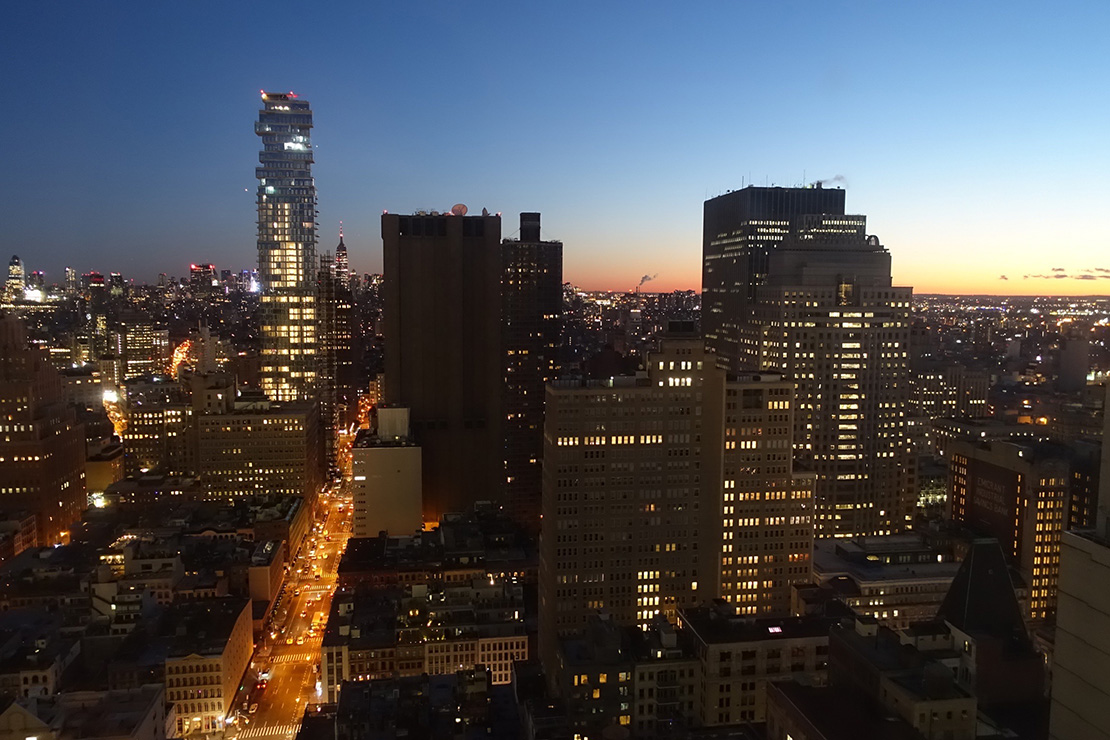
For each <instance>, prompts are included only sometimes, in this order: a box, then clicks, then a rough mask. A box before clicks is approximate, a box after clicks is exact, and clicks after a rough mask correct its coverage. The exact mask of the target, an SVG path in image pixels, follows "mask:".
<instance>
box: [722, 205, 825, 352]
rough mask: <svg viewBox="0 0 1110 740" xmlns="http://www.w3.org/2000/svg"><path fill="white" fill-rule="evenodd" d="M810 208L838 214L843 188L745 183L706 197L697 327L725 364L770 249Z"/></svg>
mask: <svg viewBox="0 0 1110 740" xmlns="http://www.w3.org/2000/svg"><path fill="white" fill-rule="evenodd" d="M812 213H823V214H830V215H838V214H839V215H843V213H844V191H843V190H840V189H831V188H830V189H825V188H757V187H748V188H744V189H743V190H734V191H732V192H731V193H725V194H724V195H721V196H718V197H716V198H713V199H711V200H707V201H705V210H704V218H703V222H702V223H703V233H702V273H701V274H702V278H701V290H702V298H701V322H702V333H703V334H704V335H705V343H706V346H707V347H708V349H709V351H710V352H714V353H716V354H717V356H718V360H719V361H722V362H724V363H725V364H726V366H727V367H730V368H732V369H737V360H738V357H739V354H740V351H739V336H738V332H739V327H738V322H739V321H740V319H741V317H743V316H744V315H745V311H746V309H747V307H748V306H749V305H750V304H751V302H752V301H753V300H754V299H755V289H756V287H758V286H759V285H762V284H763V283H764V282H766V280H767V269H768V267H767V261H768V259H769V257H770V254H771V251H772V250H774V248H775V247H776V246H778V245H779V244H781V243H782V241H783V239H784V238H786V236H787V235H788V234H789V233H790V229H791V219H793V218H794V217H796V216H801V215H805V214H812Z"/></svg>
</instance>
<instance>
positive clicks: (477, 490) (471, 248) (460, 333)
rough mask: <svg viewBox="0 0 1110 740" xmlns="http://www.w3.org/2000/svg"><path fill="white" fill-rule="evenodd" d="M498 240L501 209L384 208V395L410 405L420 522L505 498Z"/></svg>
mask: <svg viewBox="0 0 1110 740" xmlns="http://www.w3.org/2000/svg"><path fill="white" fill-rule="evenodd" d="M500 241H501V218H500V216H456V215H447V214H438V213H433V214H423V213H420V214H416V215H412V216H399V215H395V214H385V215H383V216H382V242H383V247H384V258H385V273H384V280H383V284H382V293H383V298H384V318H385V332H384V335H385V375H386V387H385V401H386V402H387V403H388V404H390V405H395V406H401V407H405V408H408V409H410V413H411V422H410V423H411V427H412V433H413V436H414V437H415V439H416V440H417V442H419V444H420V446H421V448H422V451H423V463H422V465H423V486H424V520H425V521H437V520H438V519H439V517H440V516H441V515H442V514H444V513H447V512H451V511H465V510H467V509H469V508H470V506H471V505H472V504H473V503H474V502H475V501H497V502H503V501H504V492H505V470H504V456H503V455H502V449H501V448H502V444H503V434H504V433H503V429H504V420H505V411H504V400H503V393H502V387H503V379H504V372H503V367H502V365H503V363H502V356H501V273H502V271H501V245H500Z"/></svg>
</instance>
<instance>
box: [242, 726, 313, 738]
mask: <svg viewBox="0 0 1110 740" xmlns="http://www.w3.org/2000/svg"><path fill="white" fill-rule="evenodd" d="M299 729H301V723H300V722H289V723H287V724H284V725H255V726H252V727H246V728H244V729H242V730H240V731H239V736H238V737H239V740H249V738H253V737H292V736H293V735H296V734H297V730H299Z"/></svg>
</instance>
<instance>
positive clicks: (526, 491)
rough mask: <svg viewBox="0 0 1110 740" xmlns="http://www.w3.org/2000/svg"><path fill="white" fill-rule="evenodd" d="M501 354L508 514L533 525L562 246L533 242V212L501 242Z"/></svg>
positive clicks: (558, 320) (536, 234)
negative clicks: (516, 231)
mask: <svg viewBox="0 0 1110 740" xmlns="http://www.w3.org/2000/svg"><path fill="white" fill-rule="evenodd" d="M501 256H502V263H503V270H504V274H503V276H502V279H501V291H502V292H501V301H502V303H501V322H502V341H503V343H504V353H505V386H504V392H505V487H506V501H507V503H508V507H509V514H510V515H511V516H512V517H513V518H514V519H515V520H516V521H517V522H519V523H520V524H522V525H523V526H526V527H531V528H533V529H538V528H539V522H540V491H541V488H542V487H543V470H542V467H543V466H542V460H541V456H542V454H543V408H544V386H545V385H546V384H547V383H548V381H550V380H553V379H554V378H555V367H556V363H557V360H558V351H559V335H560V331H561V328H562V314H563V243H562V242H556V241H543V240H542V239H541V238H540V214H538V213H522V214H520V238H519V239H517V240H513V239H506V240H504V241H503V242H502V243H501Z"/></svg>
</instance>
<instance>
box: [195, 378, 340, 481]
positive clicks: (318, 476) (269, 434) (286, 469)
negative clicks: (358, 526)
mask: <svg viewBox="0 0 1110 740" xmlns="http://www.w3.org/2000/svg"><path fill="white" fill-rule="evenodd" d="M195 402H196V395H195V394H194V403H195ZM193 423H194V425H195V429H196V440H197V441H196V449H197V457H196V459H197V463H196V472H197V476H198V478H199V479H200V481H201V483H202V485H203V486H204V489H205V495H206V496H207V498H209V499H225V500H226V499H234V498H243V497H246V496H251V495H255V494H272V493H278V494H287V495H293V496H300V497H303V498H305V499H307V500H309V501H314V500H315V496H316V493H317V492H318V491H319V490H320V488H321V486H322V485H323V483H324V479H323V473H322V465H321V454H322V450H321V445H320V420H319V414H318V410H317V406H316V404H314V403H284V404H282V403H271V402H269V401H264V400H254V401H250V402H246V401H240V402H238V403H235V404H234V405H233V406H231V407H230V408H226V409H224V410H221V411H220V412H219V413H198V414H197V415H196V416H195V418H194V422H193Z"/></svg>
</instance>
